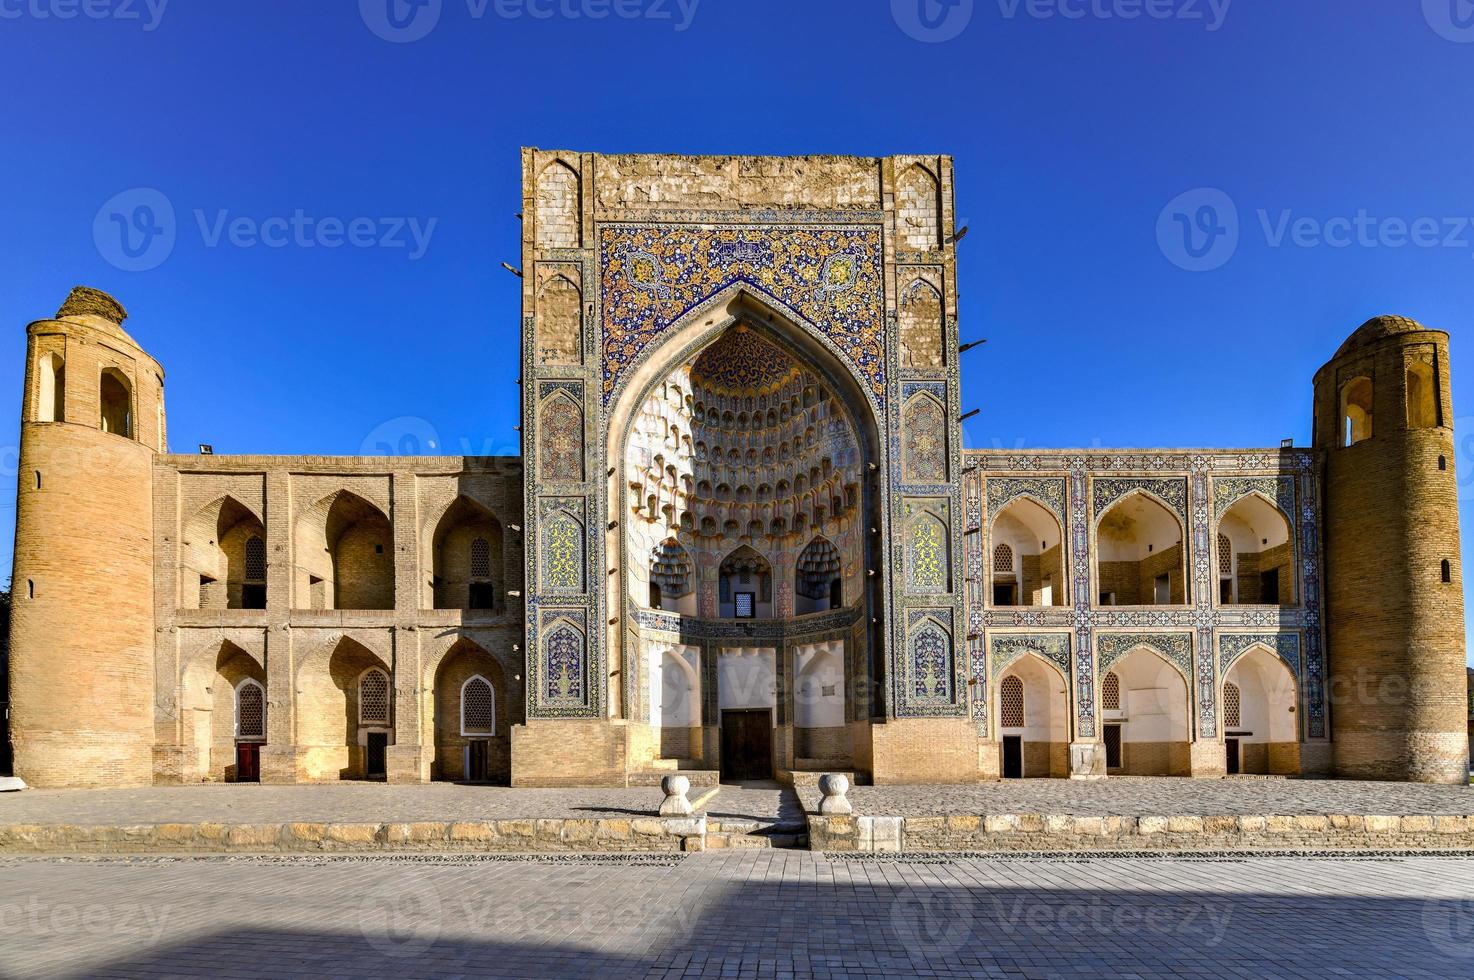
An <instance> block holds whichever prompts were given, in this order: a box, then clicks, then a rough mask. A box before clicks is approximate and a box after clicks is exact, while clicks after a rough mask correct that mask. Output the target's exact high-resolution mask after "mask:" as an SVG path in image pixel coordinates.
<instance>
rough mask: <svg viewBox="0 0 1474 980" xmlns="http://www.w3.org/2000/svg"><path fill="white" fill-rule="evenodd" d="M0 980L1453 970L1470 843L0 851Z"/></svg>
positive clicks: (1471, 891)
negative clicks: (1442, 849) (1385, 850)
mask: <svg viewBox="0 0 1474 980" xmlns="http://www.w3.org/2000/svg"><path fill="white" fill-rule="evenodd" d="M0 880H3V881H4V883H5V887H4V889H3V891H0V975H3V976H7V977H22V976H25V977H72V976H79V977H80V976H89V977H158V976H184V977H188V976H205V975H212V976H222V975H225V976H231V977H255V976H288V975H303V974H310V975H313V976H326V977H350V976H352V977H362V976H445V975H452V976H506V977H583V978H594V977H599V978H604V977H682V976H712V977H718V976H720V977H774V978H786V977H795V978H797V977H810V976H814V977H845V976H861V975H863V976H886V977H891V976H915V975H925V976H939V977H950V976H992V977H1012V978H1018V977H1052V976H1131V977H1195V978H1198V977H1210V976H1212V977H1216V976H1234V977H1239V976H1242V977H1256V978H1257V977H1309V976H1316V977H1319V976H1325V975H1328V974H1340V975H1355V976H1370V977H1384V976H1388V977H1390V976H1398V977H1450V976H1469V975H1470V974H1471V973H1474V859H1469V858H1428V857H1420V858H1395V859H1392V858H1388V859H1361V860H1346V859H1316V858H1300V859H1284V858H1280V859H1275V858H1248V859H1241V860H1201V859H1200V860H1185V859H1157V860H1143V859H1124V858H1122V859H1101V858H1096V859H1080V858H1076V859H1070V860H1062V859H1055V860H1051V859H1040V858H1035V859H1028V858H1015V859H992V858H990V859H982V858H964V857H957V858H947V859H935V858H934V859H917V860H905V859H900V858H895V859H889V860H888V859H882V858H870V859H862V858H851V859H847V860H840V859H836V858H833V857H830V858H826V857H824V856H823V855H815V854H809V853H804V852H793V851H764V852H742V853H737V852H732V853H726V854H705V855H693V856H690V857H687V858H684V859H682V858H680V857H679V856H672V857H669V858H653V857H649V858H637V859H632V860H630V859H627V860H614V859H610V858H594V859H588V858H562V859H552V858H530V859H511V860H508V859H503V860H486V859H483V860H477V859H474V858H472V859H467V858H440V859H430V858H414V859H383V858H373V859H367V858H365V859H352V858H295V859H294V858H256V859H224V858H193V859H178V860H170V859H157V858H154V859H137V860H123V859H110V860H109V859H101V860H95V861H55V860H34V861H27V860H18V859H11V860H6V861H0Z"/></svg>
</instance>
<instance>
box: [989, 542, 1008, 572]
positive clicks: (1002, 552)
mask: <svg viewBox="0 0 1474 980" xmlns="http://www.w3.org/2000/svg"><path fill="white" fill-rule="evenodd" d="M993 571H994V572H998V573H1002V574H1006V575H1011V574H1013V549H1012V548H1011V547H1009V546H1008V545H1006V544H1000V545H999V546H998V547H996V548H994V549H993Z"/></svg>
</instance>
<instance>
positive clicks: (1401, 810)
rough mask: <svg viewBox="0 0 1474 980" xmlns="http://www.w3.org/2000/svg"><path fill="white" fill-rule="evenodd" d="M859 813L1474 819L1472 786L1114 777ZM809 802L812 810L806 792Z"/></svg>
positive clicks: (871, 793)
mask: <svg viewBox="0 0 1474 980" xmlns="http://www.w3.org/2000/svg"><path fill="white" fill-rule="evenodd" d="M849 799H850V802H851V803H852V804H854V807H855V812H856V813H866V814H872V815H890V816H907V817H925V816H939V815H947V814H957V813H975V814H983V813H1061V814H1071V815H1074V816H1082V817H1093V816H1115V815H1119V816H1135V815H1140V814H1241V813H1247V814H1255V813H1264V814H1275V815H1280V816H1294V815H1296V814H1302V813H1313V814H1323V813H1336V814H1368V813H1371V814H1378V815H1384V814H1392V815H1398V816H1416V815H1422V814H1436V815H1439V816H1461V815H1467V814H1474V787H1469V786H1426V785H1420V784H1416V783H1375V782H1357V781H1352V780H1333V779H1240V778H1230V779H1167V778H1152V777H1140V776H1138V777H1133V776H1112V777H1111V778H1109V779H1103V780H1098V781H1093V782H1088V781H1078V780H1070V779H1021V780H1008V781H1006V782H1001V783H982V784H976V785H970V786H857V787H855V788H854V789H852V790H850V792H849ZM805 803H807V804H809V805H813V804H812V800H811V799H810V796H809V793H808V792H807V791H806V792H805Z"/></svg>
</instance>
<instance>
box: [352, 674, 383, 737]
mask: <svg viewBox="0 0 1474 980" xmlns="http://www.w3.org/2000/svg"><path fill="white" fill-rule="evenodd" d="M358 723H359V724H360V725H387V724H389V675H388V674H386V673H384V672H383V671H382V670H378V669H374V670H370V671H368V672H367V673H366V674H364V675H363V677H361V678H360V679H359V681H358Z"/></svg>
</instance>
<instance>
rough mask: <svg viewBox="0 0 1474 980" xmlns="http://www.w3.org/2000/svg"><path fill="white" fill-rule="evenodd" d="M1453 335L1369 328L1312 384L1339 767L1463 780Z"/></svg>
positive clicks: (1355, 773)
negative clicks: (1321, 465) (1321, 464)
mask: <svg viewBox="0 0 1474 980" xmlns="http://www.w3.org/2000/svg"><path fill="white" fill-rule="evenodd" d="M1449 388H1450V386H1449V364H1448V334H1446V333H1443V332H1442V331H1438V330H1429V329H1426V328H1425V327H1423V326H1422V325H1421V324H1418V323H1416V322H1415V321H1413V320H1408V319H1405V318H1403V317H1392V316H1387V317H1378V318H1377V319H1375V320H1371V321H1369V322H1367V323H1366V324H1364V325H1362V326H1361V327H1360V328H1359V329H1358V330H1357V331H1356V332H1355V333H1353V334H1352V335H1351V337H1350V338H1349V339H1348V340H1347V341H1346V343H1344V344H1342V345H1341V349H1340V350H1339V351H1337V352H1336V356H1335V357H1333V358H1331V360H1330V362H1329V363H1328V364H1326V366H1325V367H1323V368H1321V369H1320V371H1318V372H1317V373H1316V376H1315V445H1316V446H1317V448H1319V449H1321V450H1323V452H1324V453H1325V533H1326V553H1325V571H1326V575H1325V581H1326V628H1327V639H1328V646H1329V650H1328V658H1329V664H1330V676H1331V689H1330V691H1331V725H1332V729H1331V734H1332V741H1333V744H1334V747H1335V764H1336V771H1337V773H1338V774H1339V775H1341V776H1346V777H1352V778H1362V779H1397V780H1413V781H1417V782H1437V783H1464V782H1465V781H1466V780H1467V779H1468V772H1469V768H1468V764H1469V740H1468V732H1467V729H1466V722H1467V702H1466V692H1465V685H1466V680H1465V676H1466V675H1465V663H1464V601H1463V575H1462V571H1461V569H1460V562H1459V512H1458V483H1457V480H1456V477H1455V473H1454V437H1453V405H1452V399H1451V397H1450V394H1449Z"/></svg>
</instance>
